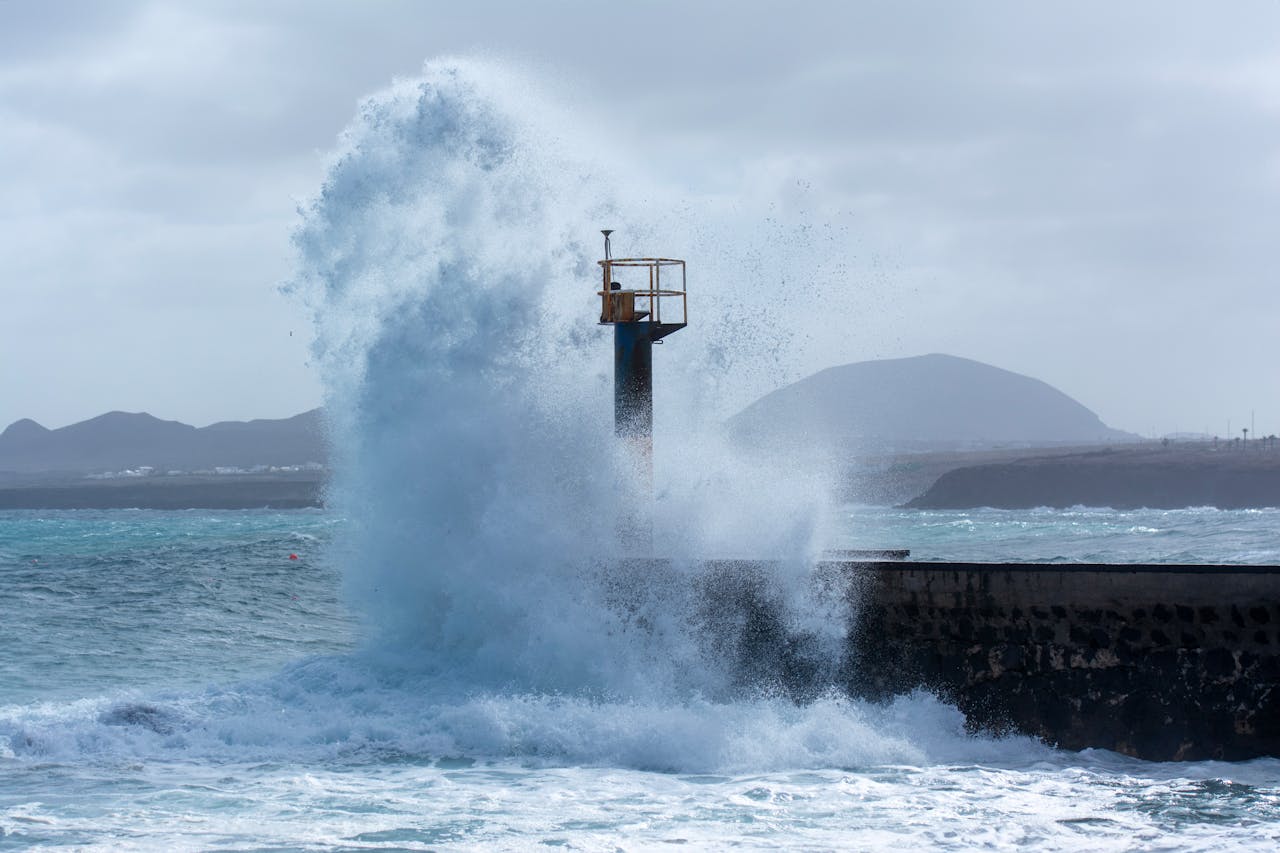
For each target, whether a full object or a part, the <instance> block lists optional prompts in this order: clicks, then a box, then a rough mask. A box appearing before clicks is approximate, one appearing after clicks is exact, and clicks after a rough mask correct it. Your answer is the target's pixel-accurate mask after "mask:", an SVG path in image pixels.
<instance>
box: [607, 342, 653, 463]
mask: <svg viewBox="0 0 1280 853" xmlns="http://www.w3.org/2000/svg"><path fill="white" fill-rule="evenodd" d="M653 326H654V324H653V323H618V324H616V325H615V326H614V327H613V425H614V430H615V431H616V433H617V435H618V437H619V438H629V439H645V440H647V441H648V442H649V443H652V441H653Z"/></svg>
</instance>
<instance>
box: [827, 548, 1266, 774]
mask: <svg viewBox="0 0 1280 853" xmlns="http://www.w3.org/2000/svg"><path fill="white" fill-rule="evenodd" d="M843 569H844V570H845V571H847V572H849V573H851V574H852V577H853V579H854V583H853V589H854V592H853V595H854V596H855V598H856V599H857V600H858V604H859V607H858V613H859V615H858V620H857V624H856V626H855V630H854V632H853V635H852V637H851V648H850V663H851V665H850V667H849V668H848V672H849V674H850V676H849V677H850V687H851V689H852V690H853V691H854V692H856V693H860V694H863V695H869V696H873V697H877V696H878V697H884V696H888V695H892V694H895V693H901V692H905V691H909V690H912V689H915V688H918V687H922V686H923V687H925V688H927V689H930V690H932V691H934V692H936V693H938V694H939V695H941V696H942V697H943V698H945V699H946V700H948V701H951V702H954V703H955V704H956V705H957V706H958V707H959V708H960V709H961V710H962V711H963V712H964V713H965V715H966V718H967V719H968V721H969V724H970V726H972V727H973V728H975V729H984V730H996V731H1017V732H1023V733H1027V734H1032V735H1037V736H1039V737H1041V738H1043V739H1044V740H1045V741H1047V742H1049V743H1053V744H1057V745H1059V746H1062V747H1065V748H1069V749H1081V748H1085V747H1102V748H1106V749H1111V750H1115V751H1117V752H1122V753H1126V754H1129V755H1135V756H1139V757H1142V758H1147V759H1153V760H1184V759H1185V760H1193V759H1205V758H1222V759H1243V758H1250V757H1255V756H1259V755H1280V567H1240V566H1099V565H1042V564H1030V565H1010V564H998V565H996V564H990V565H989V564H945V563H938V564H929V563H893V562H883V563H866V564H843Z"/></svg>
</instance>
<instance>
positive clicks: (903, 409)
mask: <svg viewBox="0 0 1280 853" xmlns="http://www.w3.org/2000/svg"><path fill="white" fill-rule="evenodd" d="M729 427H730V429H731V430H732V431H733V432H734V434H735V435H737V436H738V438H739V439H740V440H743V441H747V442H751V443H756V444H759V443H764V444H769V445H777V446H791V447H811V448H819V449H821V450H823V451H826V452H829V453H833V454H837V455H838V456H840V457H843V458H848V457H850V456H853V455H854V454H856V453H859V452H869V451H881V452H893V451H898V452H900V451H904V450H941V449H948V448H951V449H961V448H965V449H969V448H979V447H998V446H1002V445H1004V446H1007V445H1021V446H1032V445H1070V444H1076V445H1079V444H1091V443H1099V442H1116V441H1131V440H1134V439H1136V438H1137V436H1134V435H1132V434H1130V433H1125V432H1121V431H1119V430H1115V429H1112V428H1110V427H1108V426H1107V425H1106V424H1104V423H1103V422H1102V421H1101V419H1099V418H1098V416H1097V415H1096V414H1094V413H1093V412H1091V411H1090V410H1089V409H1087V408H1085V407H1084V406H1082V405H1081V404H1080V403H1078V402H1076V401H1075V400H1073V399H1071V398H1070V397H1068V396H1067V395H1066V394H1064V393H1062V392H1061V391H1059V390H1057V389H1056V388H1053V387H1052V386H1050V385H1048V384H1046V383H1044V382H1041V381H1040V380H1038V379H1033V378H1031V377H1029V376H1022V375H1020V374H1017V373H1012V372H1010V371H1008V370H1002V369H1000V368H998V367H992V366H991V365H988V364H983V363H981V362H978V361H972V360H970V359H967V358H957V357H955V356H950V355H937V354H935V355H923V356H918V357H915V358H899V359H888V360H883V361H865V362H859V363H857V364H846V365H843V366H841V367H832V368H829V369H827V370H823V371H820V372H818V373H815V374H814V375H812V376H810V377H808V378H807V379H802V380H800V381H799V382H796V383H794V384H792V385H788V386H786V387H784V388H780V389H778V390H777V391H774V392H773V393H771V394H768V395H766V396H765V397H762V398H761V399H760V400H757V401H756V402H755V403H753V404H751V405H750V406H748V407H747V408H746V409H744V410H743V411H742V412H740V413H739V414H738V415H736V416H735V417H734V418H733V419H732V420H731V421H730V423H729Z"/></svg>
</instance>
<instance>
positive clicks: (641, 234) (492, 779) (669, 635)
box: [0, 59, 1280, 851]
mask: <svg viewBox="0 0 1280 853" xmlns="http://www.w3.org/2000/svg"><path fill="white" fill-rule="evenodd" d="M618 138H619V135H618V134H617V133H615V132H612V130H611V129H610V128H609V127H604V126H601V125H599V124H598V123H595V122H591V121H584V120H583V118H582V117H581V116H578V115H574V114H573V112H572V111H571V110H570V111H566V110H565V109H563V108H561V107H559V106H557V105H556V103H554V102H549V101H548V100H547V99H546V97H545V94H544V93H543V92H542V91H541V90H540V89H539V87H538V86H537V85H534V84H533V83H531V82H530V80H529V79H528V78H526V77H524V76H522V75H521V74H520V73H516V72H513V71H511V70H509V69H507V68H504V67H502V66H498V65H494V64H493V63H492V62H489V61H472V60H467V61H458V60H444V59H442V60H433V61H432V62H430V63H428V64H427V65H426V67H425V68H424V70H423V72H422V74H421V75H419V76H415V77H406V78H404V79H401V80H398V81H396V82H395V83H394V84H393V85H392V86H390V87H389V88H388V89H386V90H385V91H382V92H378V93H375V94H374V95H371V96H370V97H368V98H366V99H365V100H364V101H362V102H361V104H360V105H359V108H358V110H357V113H356V116H355V118H354V119H353V120H352V122H351V124H350V125H349V126H348V127H347V129H346V130H345V131H344V132H343V134H342V136H341V137H340V138H339V140H338V142H337V144H336V146H335V149H334V151H333V152H332V154H331V155H330V156H329V159H328V163H327V166H326V169H325V176H324V179H323V181H322V183H321V185H320V186H319V188H318V189H317V190H316V192H315V194H314V196H313V197H311V198H310V199H307V200H305V201H303V202H302V203H300V205H299V221H298V225H297V228H296V229H295V232H294V235H293V248H294V252H295V263H294V272H293V273H292V274H291V277H290V279H289V280H288V281H287V282H286V283H285V284H284V290H285V291H286V293H288V294H289V296H290V298H291V299H293V300H295V304H296V305H298V306H299V310H301V311H305V312H306V313H307V314H308V315H309V316H310V317H311V318H312V320H313V329H314V346H313V348H312V351H311V352H312V354H311V364H312V366H313V368H314V369H315V370H316V372H317V374H318V375H319V376H320V378H321V380H322V382H323V387H324V404H325V411H326V414H327V420H326V429H327V431H328V435H327V439H328V442H329V446H330V451H331V452H330V458H329V465H330V478H329V483H328V491H327V493H326V500H325V507H326V508H325V509H324V510H309V511H308V510H300V511H290V512H277V511H267V510H256V511H248V510H246V511H222V512H210V511H201V510H188V511H171V512H155V511H146V510H116V511H110V512H97V511H88V510H83V511H68V512H18V511H7V512H3V513H0V850H11V849H28V848H34V849H76V850H79V849H86V850H147V851H151V850H164V851H168V850H237V851H250V850H254V851H260V850H272V851H277V850H436V849H465V850H491V849H497V850H532V849H538V850H541V849H544V848H566V849H571V850H610V851H612V850H619V849H623V850H633V849H636V850H647V849H667V848H683V849H726V848H735V849H777V848H782V849H789V850H804V849H809V850H847V849H854V850H858V849H861V850H882V849H901V848H910V849H930V850H970V849H976V848H980V849H991V850H1014V849H1027V848H1032V849H1045V850H1064V849H1072V850H1098V849H1115V850H1220V849H1224V848H1231V849H1256V850H1268V851H1270V850H1275V849H1277V847H1278V846H1280V761H1276V760H1274V759H1259V760H1255V761H1248V762H1242V763H1233V764H1224V763H1216V762H1195V763H1176V764H1155V763H1149V762H1144V761H1139V760H1135V759H1132V758H1128V757H1124V756H1121V755H1116V754H1113V753H1109V752H1105V751H1098V750H1086V751H1083V752H1070V751H1064V750H1059V749H1055V748H1054V747H1053V746H1052V745H1049V744H1044V743H1041V742H1038V741H1035V740H1032V739H1029V738H1025V737H1005V738H993V737H989V736H984V735H974V734H971V733H968V732H966V730H965V727H964V721H963V719H962V717H961V715H960V713H959V712H958V711H957V710H956V709H955V708H953V707H950V706H948V705H947V704H946V703H945V702H942V701H940V700H939V699H938V698H936V697H934V696H931V695H929V694H928V693H924V692H920V693H916V694H912V695H906V696H900V697H898V698H896V699H894V700H892V701H888V702H883V703H872V702H866V701H861V700H856V699H852V698H850V697H849V696H847V695H845V694H843V693H842V692H840V690H839V689H838V688H837V687H836V686H835V685H836V684H837V682H836V680H834V679H832V680H830V681H829V683H827V682H822V681H818V682H817V683H816V684H815V685H813V687H814V689H813V690H812V691H810V692H808V693H806V695H805V697H804V698H803V700H796V699H793V698H792V696H791V695H790V694H789V693H788V692H787V691H786V690H785V689H783V686H781V685H777V684H773V683H771V682H770V680H769V676H768V674H767V673H756V672H754V671H753V670H752V668H751V660H750V659H749V656H747V657H744V656H743V655H742V654H739V653H737V651H738V650H736V649H735V648H733V647H732V643H731V638H730V633H731V632H727V631H726V630H725V628H726V627H732V626H731V624H729V623H731V622H732V619H733V615H732V614H731V613H717V612H716V610H715V608H714V607H711V608H708V599H707V595H706V592H707V583H706V580H705V578H704V577H703V576H702V574H701V572H702V568H701V567H702V566H704V563H703V562H702V560H703V558H706V557H720V558H723V557H739V558H741V557H760V558H764V557H767V558H769V559H770V560H772V561H773V562H772V565H773V566H774V573H773V576H771V577H770V578H769V579H768V582H769V583H771V584H772V585H773V587H774V588H773V589H772V590H771V592H772V593H776V594H771V595H770V600H771V601H773V602H774V606H776V607H777V608H778V612H777V613H775V614H774V615H775V617H776V621H777V624H779V625H780V626H781V629H782V630H785V631H787V632H795V633H803V635H804V636H805V638H806V642H807V645H806V653H807V654H809V655H810V656H811V657H812V659H813V660H815V661H816V663H815V665H814V667H813V669H814V672H815V677H816V678H821V677H822V674H823V673H824V672H826V671H828V670H830V671H833V672H834V671H837V670H838V669H839V665H840V664H841V654H842V652H843V650H844V649H845V647H846V644H845V639H846V634H847V631H848V630H849V626H850V624H852V622H853V621H854V620H856V617H857V612H856V610H857V602H856V600H850V599H848V598H846V597H843V596H835V597H834V598H833V597H831V596H824V594H822V591H821V590H822V585H821V584H814V583H813V582H812V576H811V575H812V566H813V564H814V560H815V558H816V557H817V556H819V555H820V554H821V553H822V552H823V551H824V550H827V549H836V548H909V549H910V550H911V551H912V557H913V559H921V560H936V559H963V560H983V559H990V560H996V561H1002V560H1044V561H1063V560H1065V561H1071V560H1103V561H1107V562H1124V561H1142V562H1171V563H1178V562H1196V563H1202V562H1222V563H1269V564H1274V563H1276V562H1277V560H1278V558H1280V553H1278V552H1280V536H1277V532H1276V531H1277V529H1278V528H1277V523H1278V522H1280V514H1278V513H1277V511H1274V510H1266V511H1258V512H1247V511H1240V512H1219V511H1216V510H1208V509H1188V510H1182V511H1176V512H1147V511H1142V512H1114V511H1110V510H1105V509H1101V510H1099V509H1084V508H1080V509H1076V510H1067V511H1054V510H1037V511H1029V512H999V511H991V510H980V511H974V512H924V511H905V510H898V509H889V508H883V507H880V508H876V507H864V506H847V505H841V504H838V503H834V502H833V501H832V500H831V499H830V498H829V497H828V496H829V495H833V494H839V493H840V492H839V489H838V486H839V484H838V483H834V482H831V474H832V470H834V469H832V470H827V469H825V468H823V467H821V466H819V467H818V468H817V469H815V468H814V467H812V466H810V465H808V464H802V463H803V459H800V461H797V459H798V458H797V457H795V456H788V452H787V451H788V448H778V449H770V448H765V447H762V446H757V445H755V444H753V443H751V442H749V441H746V440H744V439H742V438H736V439H735V438H734V437H733V436H732V435H731V434H729V433H727V432H726V431H724V430H723V429H721V428H720V427H721V425H722V424H723V423H724V420H725V419H726V418H727V417H728V416H730V415H732V414H733V412H734V411H736V410H737V409H740V408H741V407H742V406H743V405H745V404H746V403H748V402H750V400H751V399H754V398H755V397H758V396H759V394H760V393H763V392H764V391H767V390H769V389H770V388H773V387H778V385H779V384H781V383H782V382H784V381H787V380H788V378H791V379H794V378H799V375H802V374H803V372H804V370H806V369H807V370H810V371H811V370H812V369H816V368H814V365H815V364H818V363H821V362H822V360H823V359H826V362H825V363H826V364H830V363H835V362H833V361H832V359H833V358H838V357H841V356H842V354H843V353H844V350H840V352H834V351H833V352H825V351H818V350H815V349H814V347H818V348H819V349H820V347H821V346H827V345H833V346H834V345H838V346H843V345H844V343H845V341H847V340H853V339H855V338H858V337H859V336H874V335H877V334H880V331H879V329H878V328H877V326H876V320H875V315H873V314H870V313H868V311H870V310H871V309H874V308H876V303H875V300H874V299H871V300H870V301H866V300H864V301H862V302H859V300H860V299H862V297H861V296H859V293H860V287H861V283H860V282H858V281H850V280H849V277H850V275H851V273H849V269H850V268H849V267H847V266H846V265H845V263H844V260H843V259H842V257H841V255H840V252H842V251H843V250H842V249H841V248H840V247H841V246H846V245H849V244H852V243H856V237H854V236H852V235H849V234H845V233H843V232H841V231H840V229H839V228H838V227H833V228H829V227H827V226H826V224H824V223H823V222H821V221H818V220H817V219H815V218H810V219H809V220H807V221H806V220H805V219H804V216H801V219H800V221H793V220H791V219H788V217H789V216H790V215H791V214H789V213H786V212H785V211H782V210H779V211H776V212H774V213H771V214H769V215H768V216H767V217H765V218H764V219H763V220H760V219H759V217H757V216H756V214H754V213H751V212H750V211H749V210H748V207H749V203H753V202H752V201H751V199H738V198H736V197H735V196H734V195H733V194H732V193H725V194H723V195H722V196H721V197H718V198H715V199H711V200H707V199H702V200H699V199H696V198H693V197H691V196H690V194H689V193H687V192H684V191H682V190H681V189H680V188H679V187H678V186H677V187H676V188H674V189H672V188H671V187H670V186H666V185H664V182H663V181H662V180H660V179H653V180H650V179H648V178H647V177H645V175H646V170H645V167H644V164H643V163H642V162H625V160H626V156H627V155H625V154H622V153H619V149H620V148H621V147H622V146H619V145H617V144H615V143H617V141H618ZM600 152H610V157H612V158H613V159H610V158H606V157H602V156H600ZM617 158H622V161H619V160H618V159H617ZM669 183H670V182H669V181H668V182H667V184H669ZM805 215H809V216H811V217H817V216H819V215H825V214H819V213H813V214H805ZM753 221H754V222H755V224H753ZM604 227H608V228H614V229H616V230H615V232H614V235H613V246H614V249H615V251H616V252H618V253H619V254H620V255H621V254H624V253H625V254H627V255H658V254H661V255H665V256H667V257H671V256H674V257H687V258H690V259H691V261H690V263H691V266H690V273H689V277H688V284H687V286H688V309H689V325H688V327H687V328H686V329H684V330H681V331H680V332H679V334H678V335H673V336H671V337H669V338H667V339H665V340H664V341H663V346H662V347H660V348H658V351H656V352H655V356H654V374H655V377H656V378H655V386H656V387H655V400H654V406H655V412H656V414H655V433H654V436H653V442H652V452H653V456H652V460H653V469H652V473H650V469H649V466H648V464H647V463H646V461H645V460H646V458H647V454H648V451H649V446H648V443H647V442H640V441H624V442H619V441H617V440H616V438H615V436H614V435H613V411H612V354H611V344H610V340H609V337H608V329H607V328H601V327H600V326H597V325H596V322H595V321H596V318H597V316H598V309H599V302H598V297H597V296H596V290H597V289H598V288H600V287H601V286H602V281H601V279H600V277H599V276H600V268H599V267H598V266H597V265H596V261H597V260H598V259H599V258H600V257H602V251H601V246H600V242H599V241H600V237H599V232H598V229H600V228H604ZM891 266H892V265H890V267H891ZM887 274H890V273H886V275H887ZM832 329H835V330H836V332H837V333H836V334H834V335H827V336H826V337H825V338H824V337H823V335H822V334H818V333H819V332H824V333H825V332H830V331H832ZM824 330H825V331H824ZM824 340H825V341H827V343H826V344H823V341H824ZM832 340H834V341H836V344H831V341H832ZM264 369H267V368H266V366H264ZM244 381H245V382H246V383H247V384H251V383H253V382H254V381H255V377H252V376H246V377H245V378H244ZM792 449H794V448H792ZM804 450H805V451H806V452H807V451H809V450H811V448H804ZM801 456H803V458H805V459H812V458H813V457H812V455H811V454H810V455H804V454H801ZM645 530H651V531H652V541H651V544H650V543H647V542H645V541H644V537H643V531H645ZM646 546H648V547H646ZM646 550H647V551H650V552H651V553H655V554H660V555H663V556H667V557H670V558H672V561H671V562H670V563H669V564H666V565H667V566H668V568H667V569H666V570H664V571H662V572H661V573H657V572H655V571H654V570H653V567H652V564H650V563H646V562H644V561H637V560H628V559H625V558H626V557H628V556H632V555H634V554H635V553H637V552H643V551H646ZM726 620H727V621H726ZM828 664H829V665H830V666H828Z"/></svg>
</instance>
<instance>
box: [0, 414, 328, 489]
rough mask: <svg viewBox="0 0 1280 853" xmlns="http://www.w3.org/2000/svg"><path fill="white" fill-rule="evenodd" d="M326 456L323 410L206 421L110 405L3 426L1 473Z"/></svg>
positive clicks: (235, 464) (294, 461) (242, 464)
mask: <svg viewBox="0 0 1280 853" xmlns="http://www.w3.org/2000/svg"><path fill="white" fill-rule="evenodd" d="M326 455H327V454H326V452H325V443H324V431H323V426H322V423H321V418H320V410H319V409H313V410H311V411H309V412H303V413H302V414H300V415H295V416H293V417H291V418H281V419H277V420H253V421H243V422H242V421H223V422H220V423H216V424H211V425H210V426H207V427H201V428H197V427H193V426H191V425H189V424H184V423H179V422H178V421H166V420H161V419H160V418H157V417H154V416H153V415H149V414H147V413H145V412H139V413H131V412H108V413H106V414H104V415H99V416H97V417H96V418H90V419H89V420H87V421H81V422H79V423H74V424H71V425H69V426H65V427H61V428H59V429H52V430H51V429H46V428H45V427H43V426H41V425H40V424H38V423H36V422H35V421H32V420H30V419H23V420H20V421H16V422H14V423H13V424H10V425H9V426H8V427H7V428H6V429H5V430H4V432H3V433H0V472H7V473H10V474H37V473H80V474H85V473H100V472H107V471H122V470H126V469H137V468H139V467H142V466H150V467H152V468H154V469H156V470H157V471H160V472H164V471H169V470H180V471H196V470H205V469H212V468H217V467H230V468H252V467H254V466H257V465H271V466H290V465H305V464H307V463H309V462H313V463H323V462H324V461H325V458H326Z"/></svg>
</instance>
